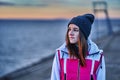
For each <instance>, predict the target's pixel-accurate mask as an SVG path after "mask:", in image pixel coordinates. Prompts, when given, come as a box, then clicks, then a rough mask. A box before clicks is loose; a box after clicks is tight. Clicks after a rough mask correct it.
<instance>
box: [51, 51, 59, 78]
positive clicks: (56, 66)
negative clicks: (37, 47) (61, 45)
mask: <svg viewBox="0 0 120 80" xmlns="http://www.w3.org/2000/svg"><path fill="white" fill-rule="evenodd" d="M51 80H60V64H59V58H58V53H57V51H56V54H55V57H54V60H53V65H52V71H51Z"/></svg>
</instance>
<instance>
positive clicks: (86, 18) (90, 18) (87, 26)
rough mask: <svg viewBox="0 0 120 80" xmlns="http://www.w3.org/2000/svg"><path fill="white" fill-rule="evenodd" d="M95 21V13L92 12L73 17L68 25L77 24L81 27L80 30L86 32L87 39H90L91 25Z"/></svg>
mask: <svg viewBox="0 0 120 80" xmlns="http://www.w3.org/2000/svg"><path fill="white" fill-rule="evenodd" d="M93 22H94V15H92V14H84V15H80V16H76V17H73V18H72V19H71V20H70V22H69V23H68V26H69V25H70V24H75V25H76V26H78V27H79V29H80V31H81V32H82V33H83V34H84V36H85V39H86V40H87V39H88V36H89V35H90V32H91V26H92V24H93Z"/></svg>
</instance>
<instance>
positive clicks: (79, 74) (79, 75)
mask: <svg viewBox="0 0 120 80" xmlns="http://www.w3.org/2000/svg"><path fill="white" fill-rule="evenodd" d="M78 80H80V61H79V60H78Z"/></svg>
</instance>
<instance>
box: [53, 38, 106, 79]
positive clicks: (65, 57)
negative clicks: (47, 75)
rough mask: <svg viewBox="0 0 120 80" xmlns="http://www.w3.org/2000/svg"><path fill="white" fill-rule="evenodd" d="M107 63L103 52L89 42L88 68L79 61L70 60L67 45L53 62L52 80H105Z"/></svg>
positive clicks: (58, 51)
mask: <svg viewBox="0 0 120 80" xmlns="http://www.w3.org/2000/svg"><path fill="white" fill-rule="evenodd" d="M105 72H106V71H105V61H104V56H103V51H102V50H100V49H98V47H97V45H96V44H95V43H94V42H92V41H91V40H88V55H87V57H86V66H84V67H82V66H81V65H80V64H79V59H70V57H69V54H68V50H67V48H66V44H65V43H64V44H63V45H62V46H61V47H60V48H58V49H57V50H56V54H55V57H54V60H53V66H52V72H51V80H105Z"/></svg>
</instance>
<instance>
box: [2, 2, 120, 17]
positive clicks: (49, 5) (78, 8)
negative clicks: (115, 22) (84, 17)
mask: <svg viewBox="0 0 120 80" xmlns="http://www.w3.org/2000/svg"><path fill="white" fill-rule="evenodd" d="M92 1H95V0H0V19H11V18H12V19H14V18H15V19H16V18H17V19H55V18H71V17H73V16H76V15H80V14H84V13H93V9H92V8H93V5H92ZM96 1H98V0H96ZM106 2H107V3H108V13H109V16H110V18H120V0H106ZM98 17H101V18H104V17H105V16H104V14H103V13H99V14H98Z"/></svg>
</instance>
